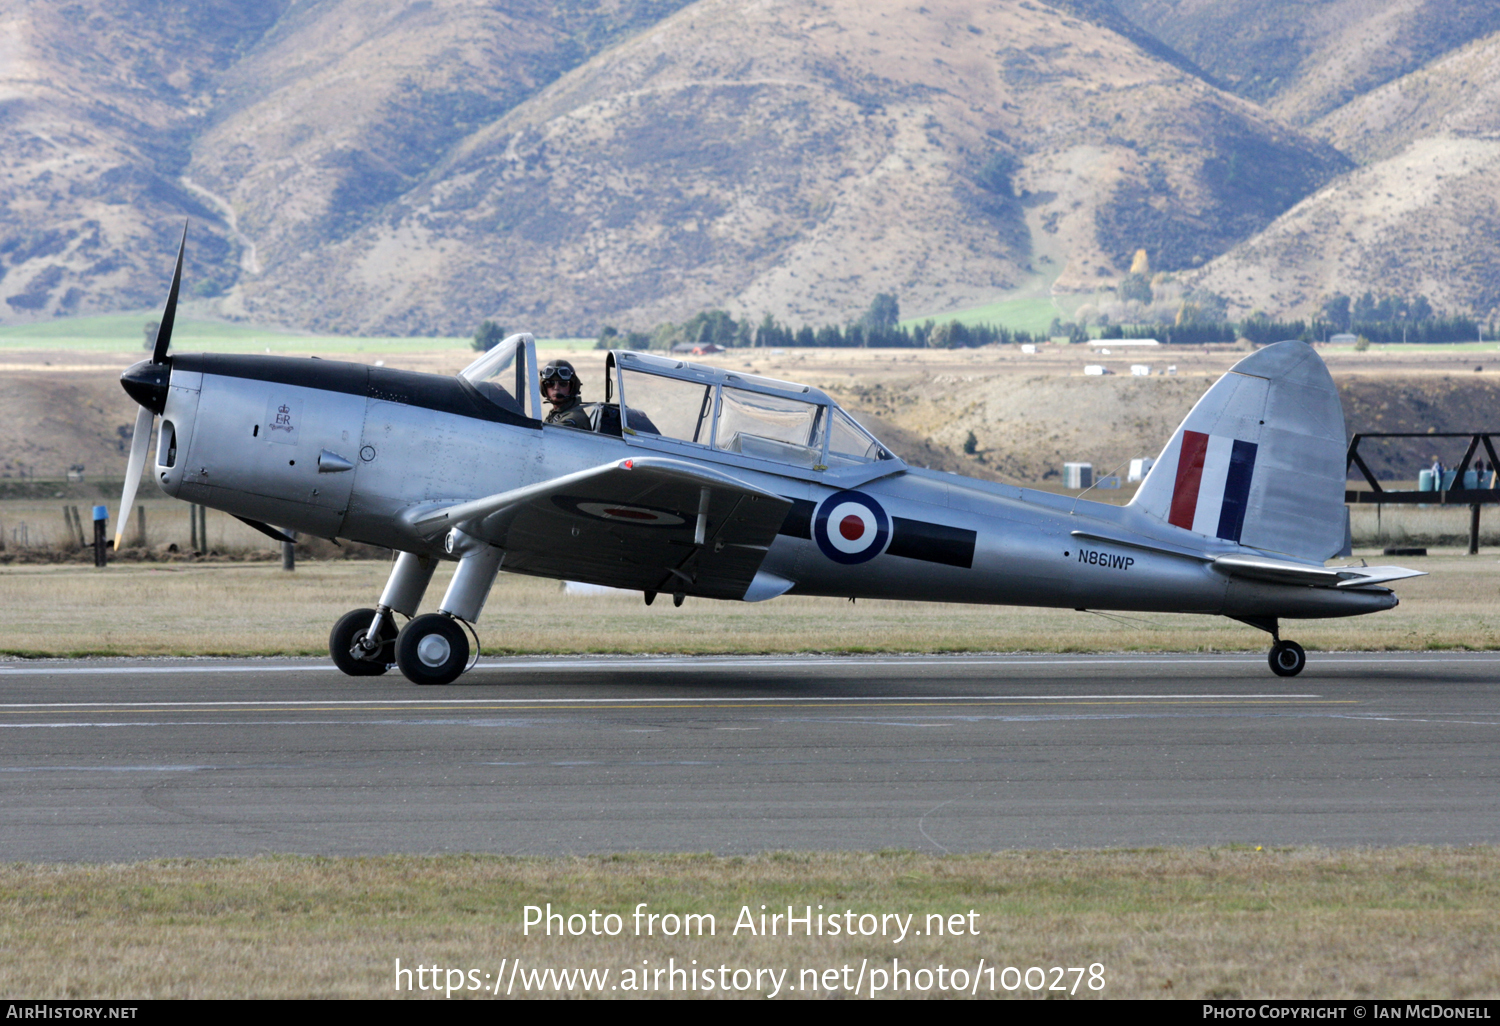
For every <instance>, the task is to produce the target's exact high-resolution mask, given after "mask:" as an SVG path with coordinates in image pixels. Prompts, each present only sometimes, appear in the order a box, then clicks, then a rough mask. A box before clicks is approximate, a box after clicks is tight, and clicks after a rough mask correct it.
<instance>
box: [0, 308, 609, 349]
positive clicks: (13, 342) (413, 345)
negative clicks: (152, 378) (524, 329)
mask: <svg viewBox="0 0 1500 1026" xmlns="http://www.w3.org/2000/svg"><path fill="white" fill-rule="evenodd" d="M160 316H161V315H160V312H140V313H123V314H104V315H101V316H97V317H70V318H65V319H62V320H53V321H46V322H40V323H36V324H21V325H14V326H11V327H0V349H73V350H80V351H84V352H97V353H135V352H140V353H142V354H144V353H145V344H144V343H145V335H144V328H145V325H146V323H147V322H148V321H154V320H157V319H158V318H159V317H160ZM592 344H593V339H570V338H562V339H539V340H538V342H537V345H538V346H539V347H540V348H544V349H552V348H558V349H566V348H577V347H578V346H580V345H592ZM468 345H469V339H467V338H457V337H452V336H432V337H409V338H400V337H396V336H372V337H364V336H346V335H317V334H310V333H307V332H296V331H287V330H285V329H282V328H274V327H266V326H263V325H259V326H258V325H249V324H231V323H228V322H224V321H207V320H194V319H191V318H184V319H182V320H179V321H178V322H177V326H176V328H175V330H174V331H173V333H172V348H174V349H177V350H183V351H191V352H210V353H214V352H239V353H249V352H270V353H320V354H332V353H409V352H425V351H433V352H439V351H445V350H452V349H463V348H466V347H467V346H468Z"/></svg>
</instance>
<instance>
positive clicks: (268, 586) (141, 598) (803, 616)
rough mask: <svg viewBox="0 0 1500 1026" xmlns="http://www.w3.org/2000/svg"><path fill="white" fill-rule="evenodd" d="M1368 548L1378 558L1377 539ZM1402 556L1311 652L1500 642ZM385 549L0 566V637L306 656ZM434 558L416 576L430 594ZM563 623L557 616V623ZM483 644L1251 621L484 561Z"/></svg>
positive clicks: (494, 648) (1476, 588) (927, 648)
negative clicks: (1378, 590)
mask: <svg viewBox="0 0 1500 1026" xmlns="http://www.w3.org/2000/svg"><path fill="white" fill-rule="evenodd" d="M1369 558H1370V560H1371V562H1376V563H1378V562H1381V561H1382V557H1381V556H1380V555H1379V554H1378V552H1377V553H1373V554H1370V555H1369ZM1404 562H1405V563H1407V564H1408V565H1411V566H1415V567H1418V568H1421V569H1427V570H1430V571H1431V572H1432V573H1431V576H1429V577H1422V578H1417V579H1415V580H1411V581H1403V582H1400V584H1399V585H1398V592H1399V594H1400V596H1401V605H1400V606H1399V607H1398V608H1396V609H1394V610H1391V611H1389V612H1384V613H1377V614H1375V615H1373V616H1366V617H1356V618H1353V619H1348V620H1321V621H1319V620H1313V621H1295V622H1292V623H1290V624H1289V625H1288V627H1287V634H1288V636H1290V637H1292V638H1295V639H1296V640H1298V641H1300V642H1301V643H1302V644H1303V645H1304V646H1306V647H1307V648H1309V649H1314V650H1325V651H1326V650H1351V649H1357V650H1365V651H1369V650H1376V651H1380V650H1419V649H1442V648H1465V649H1476V650H1478V649H1494V648H1497V647H1500V602H1497V599H1500V568H1497V565H1496V562H1495V557H1494V554H1493V553H1490V554H1488V555H1481V556H1477V557H1470V556H1464V555H1460V554H1458V553H1456V552H1453V551H1451V550H1450V551H1448V552H1446V553H1442V554H1437V555H1434V556H1430V557H1427V558H1417V559H1407V560H1404ZM388 570H389V565H388V564H385V563H380V562H328V563H311V562H304V563H299V564H298V569H297V570H296V572H295V573H291V574H288V573H285V572H283V571H282V570H281V569H280V567H279V564H254V563H234V564H214V563H191V564H161V565H150V564H117V565H113V566H111V567H109V568H108V569H107V570H104V571H99V570H95V569H93V568H92V567H81V566H76V565H74V566H7V567H0V620H3V622H4V623H5V624H6V631H5V634H4V638H3V640H0V652H3V653H5V654H10V655H20V656H81V655H117V656H126V655H319V654H323V653H326V651H327V648H326V645H327V632H328V629H329V627H330V626H331V625H332V624H333V622H334V620H335V619H337V618H338V617H339V616H340V615H342V614H343V613H344V612H346V611H347V610H349V609H353V608H356V607H360V606H369V605H372V604H373V603H374V600H375V598H376V596H377V595H378V594H379V591H380V588H381V586H382V584H383V583H384V580H385V576H386V574H387V572H388ZM451 573H452V567H451V565H448V566H445V567H444V568H442V569H441V570H440V571H439V573H438V576H437V577H436V578H435V579H434V582H433V585H432V587H431V588H430V589H429V591H428V599H427V602H426V603H425V608H428V609H431V608H435V606H436V604H437V603H438V601H440V600H441V598H442V594H443V589H444V588H445V587H446V584H447V579H448V577H449V575H451ZM560 624H566V625H567V629H566V630H559V629H558V627H559V625H560ZM479 631H480V639H481V641H482V642H483V643H484V645H485V651H486V652H487V653H490V654H506V653H546V652H556V653H567V652H622V653H633V652H682V653H756V652H767V653H785V652H843V653H854V652H1010V651H1039V652H1104V651H1259V650H1261V649H1263V648H1265V645H1266V642H1265V636H1264V635H1263V634H1262V633H1261V632H1259V631H1256V630H1253V629H1251V628H1248V627H1242V626H1240V625H1238V624H1235V623H1232V622H1231V621H1228V620H1224V619H1221V618H1217V617H1204V616H1176V615H1167V614H1141V615H1134V614H1132V615H1130V616H1126V617H1120V618H1113V617H1110V618H1106V617H1104V616H1096V615H1092V614H1088V613H1078V612H1074V611H1071V610H1051V609H1025V608H1012V607H1003V606H998V607H997V606H971V605H940V604H932V603H919V602H873V601H862V602H859V603H858V604H851V603H849V602H846V601H843V600H838V599H815V598H781V599H776V600H774V601H771V602H766V603H760V604H744V603H736V602H715V601H709V600H696V599H689V600H687V602H686V604H685V605H684V606H683V607H682V608H681V609H674V608H673V607H672V604H671V603H670V602H665V601H662V602H657V603H656V604H655V605H654V606H651V607H650V608H647V607H646V606H645V605H644V604H643V603H642V602H641V600H640V598H639V596H632V595H609V596H602V597H585V596H569V595H565V594H564V593H563V590H562V587H561V585H559V584H558V583H556V582H553V581H542V580H536V579H533V578H527V577H519V576H511V575H501V577H500V579H499V581H498V582H497V583H496V586H495V589H494V591H493V592H492V594H491V596H490V600H489V604H488V605H487V606H486V608H485V612H484V615H483V617H482V618H481V620H480V624H479Z"/></svg>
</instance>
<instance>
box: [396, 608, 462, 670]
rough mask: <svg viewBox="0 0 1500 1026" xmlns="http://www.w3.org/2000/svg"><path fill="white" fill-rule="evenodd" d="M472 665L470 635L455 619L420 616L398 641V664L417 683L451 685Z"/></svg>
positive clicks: (427, 615) (435, 614)
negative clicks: (470, 659) (470, 663)
mask: <svg viewBox="0 0 1500 1026" xmlns="http://www.w3.org/2000/svg"><path fill="white" fill-rule="evenodd" d="M468 663H469V636H468V635H467V634H465V633H464V629H463V627H462V626H460V625H459V623H458V621H457V620H455V619H453V617H451V616H444V615H443V614H442V613H428V614H426V615H425V616H419V617H417V618H416V619H415V620H413V621H412V622H411V623H409V624H407V625H406V626H405V627H404V628H403V629H402V631H401V634H400V636H399V637H398V638H396V665H397V666H399V667H401V672H402V673H404V674H405V675H406V679H407V680H409V681H411V682H412V683H413V684H448V683H451V682H453V681H455V680H457V679H458V675H459V674H461V673H463V672H464V667H465V666H467V665H468Z"/></svg>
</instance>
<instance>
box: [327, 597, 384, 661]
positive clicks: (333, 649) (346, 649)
mask: <svg viewBox="0 0 1500 1026" xmlns="http://www.w3.org/2000/svg"><path fill="white" fill-rule="evenodd" d="M374 619H375V610H373V609H355V610H353V611H351V612H348V613H345V614H344V615H343V616H341V617H339V620H338V623H336V624H334V625H333V630H331V631H329V632H328V654H329V655H330V656H332V657H333V665H335V666H337V667H338V668H339V669H340V670H342V671H343V672H344V673H346V674H348V675H349V676H351V677H379V676H380V675H381V674H382V673H384V672H385V671H386V670H388V669H390V666H391V663H394V662H395V661H396V624H395V623H394V622H393V621H392V619H391V617H389V616H387V617H386V618H385V623H384V624H382V625H381V628H380V641H381V645H380V654H379V655H378V656H376V657H375V658H374V659H360V658H359V657H358V656H356V655H355V654H354V651H353V649H354V643H355V642H356V641H358V640H359V639H360V638H362V637H364V636H365V632H367V631H368V630H369V629H370V623H371V622H372V621H373V620H374Z"/></svg>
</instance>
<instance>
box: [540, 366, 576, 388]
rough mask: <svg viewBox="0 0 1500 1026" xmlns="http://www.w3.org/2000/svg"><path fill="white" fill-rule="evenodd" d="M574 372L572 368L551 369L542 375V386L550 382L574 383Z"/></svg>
mask: <svg viewBox="0 0 1500 1026" xmlns="http://www.w3.org/2000/svg"><path fill="white" fill-rule="evenodd" d="M572 380H573V370H572V368H570V367H549V368H547V370H546V371H545V372H543V374H542V384H544V385H545V384H546V383H547V382H549V381H572Z"/></svg>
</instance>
